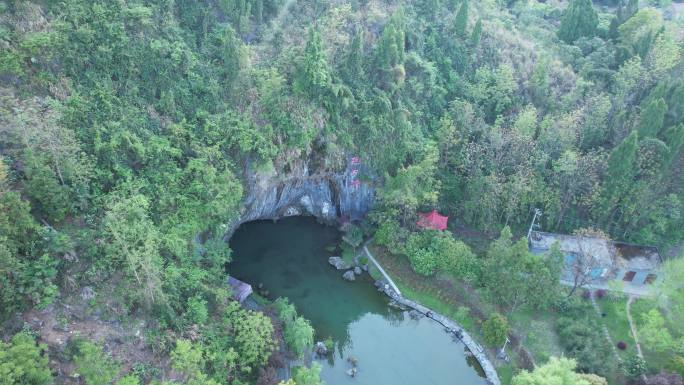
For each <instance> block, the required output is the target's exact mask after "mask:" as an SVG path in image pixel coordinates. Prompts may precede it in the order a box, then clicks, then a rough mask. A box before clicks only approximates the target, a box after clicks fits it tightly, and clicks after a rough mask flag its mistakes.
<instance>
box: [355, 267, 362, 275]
mask: <svg viewBox="0 0 684 385" xmlns="http://www.w3.org/2000/svg"><path fill="white" fill-rule="evenodd" d="M362 272H363V271H362V270H361V268H360V267H358V266H356V267H355V268H354V274H356V275H361V273H362Z"/></svg>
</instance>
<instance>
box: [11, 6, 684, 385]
mask: <svg viewBox="0 0 684 385" xmlns="http://www.w3.org/2000/svg"><path fill="white" fill-rule="evenodd" d="M681 9H682V6H681V4H677V3H671V2H669V1H655V0H650V1H641V2H639V1H635V0H629V1H626V0H625V1H623V0H604V1H595V2H593V4H592V2H591V1H590V0H571V1H559V0H550V1H535V0H507V1H503V0H482V1H468V0H415V1H404V0H386V1H385V0H351V1H349V2H336V1H325V0H300V1H295V0H61V1H52V0H44V1H39V0H36V1H28V0H5V1H0V289H1V290H0V322H3V323H4V325H6V326H5V327H3V334H4V337H5V341H6V342H3V343H0V378H2V379H0V383H2V384H3V385H4V384H25V385H26V384H36V385H37V384H51V383H53V382H55V383H86V384H88V385H98V384H103V385H104V384H110V383H116V384H119V385H134V384H138V383H148V382H149V381H162V380H164V381H174V383H184V384H193V385H195V384H204V385H215V384H216V385H218V384H250V383H259V384H276V383H277V378H276V377H275V374H274V373H275V369H274V368H275V367H278V366H282V365H281V364H282V362H279V361H282V357H279V355H280V354H281V353H282V350H280V349H278V346H279V343H280V342H282V340H283V338H282V333H283V330H282V328H283V323H282V322H281V321H279V318H278V315H280V316H281V318H282V314H280V312H281V311H282V309H280V310H277V309H274V308H272V307H269V309H270V310H268V311H266V312H263V313H262V312H253V311H249V310H245V309H242V308H240V307H239V306H237V304H236V303H235V302H233V301H232V300H230V292H229V290H228V288H226V287H225V284H224V282H225V279H226V264H227V263H228V262H229V261H230V249H229V248H228V246H227V244H226V243H225V242H224V240H223V235H224V233H225V231H226V225H227V224H229V223H231V222H232V221H234V220H236V219H237V218H238V217H239V216H240V213H241V211H240V210H241V208H242V204H243V198H244V197H245V195H246V193H247V191H246V189H247V187H246V183H245V180H246V177H248V176H249V174H250V173H253V172H254V170H271V171H273V172H274V173H277V174H279V175H282V176H286V175H287V174H288V172H289V170H291V167H292V165H293V164H294V163H296V162H305V163H308V164H310V165H311V168H312V169H313V170H312V171H326V172H339V171H341V170H344V168H345V167H346V160H347V157H348V156H349V155H352V154H354V155H358V156H360V157H361V158H362V159H363V161H364V164H366V165H367V166H368V167H367V168H368V170H369V171H368V175H362V178H361V179H362V180H363V181H364V183H366V182H367V181H369V180H372V182H369V183H373V184H374V185H375V187H376V188H377V194H378V199H377V205H376V208H375V209H374V210H373V212H372V213H371V214H370V215H369V218H368V219H367V220H366V221H364V223H363V226H362V227H363V229H364V231H365V232H366V234H367V235H371V234H375V236H376V239H378V240H379V242H378V243H380V244H386V245H388V246H389V248H390V249H392V247H394V250H391V251H392V252H394V253H396V254H406V255H408V257H409V259H410V261H411V265H412V267H413V268H414V269H415V270H416V272H418V273H419V274H423V275H434V274H435V273H436V272H447V273H448V274H451V275H452V276H454V277H458V278H459V279H462V280H465V281H468V282H474V285H476V286H480V287H483V288H485V289H486V290H488V292H487V293H489V294H488V295H489V296H490V297H488V298H495V299H496V301H494V300H492V303H493V305H492V306H498V307H499V309H501V310H502V311H505V310H506V309H510V308H515V307H517V306H519V305H520V304H522V303H525V304H529V305H530V306H534V307H537V308H541V309H544V308H546V307H551V306H557V305H558V296H557V294H558V291H559V290H560V289H559V288H558V287H557V286H558V285H557V282H556V279H555V275H554V274H557V270H556V269H557V268H558V266H559V265H558V264H559V263H560V262H558V261H556V262H554V261H555V260H553V259H545V260H542V259H540V258H537V259H526V260H525V263H524V264H522V263H520V264H518V265H515V266H514V267H515V268H516V269H522V270H523V271H530V275H529V276H528V277H527V278H526V279H525V280H526V281H527V283H526V285H528V286H524V285H523V284H522V283H520V285H518V286H515V290H511V289H510V287H508V286H500V287H497V285H498V284H497V282H500V281H499V279H504V278H505V277H506V276H507V275H508V274H510V268H511V266H512V265H507V264H506V263H507V262H506V261H513V260H514V259H515V258H516V256H527V255H529V253H527V251H526V246H525V245H523V244H522V243H520V242H517V243H516V242H515V239H513V238H514V237H513V234H522V233H523V232H524V231H525V229H526V226H528V225H529V222H530V219H531V215H532V211H533V209H535V208H539V209H541V210H543V213H544V215H543V216H542V218H541V226H542V228H543V229H545V230H549V231H557V232H567V233H570V232H572V231H574V230H576V229H578V228H590V227H591V228H596V229H600V230H601V231H602V232H604V233H605V234H607V235H608V236H610V237H611V238H613V239H616V240H621V241H628V242H633V243H639V244H648V245H655V246H658V247H660V249H661V250H663V251H664V250H668V249H669V248H670V247H672V246H676V245H678V244H680V243H681V242H682V240H683V238H684V237H683V232H682V229H683V228H684V172H683V171H682V170H684V150H683V148H684V147H683V145H684V64H683V62H682V47H683V45H682V36H683V33H682V30H683V29H682V28H683V26H684V16H682V13H681ZM678 12H680V13H678ZM432 208H438V209H440V211H441V212H443V213H446V214H448V215H450V217H451V223H452V224H453V225H457V226H459V227H463V228H468V229H471V230H472V231H477V232H478V233H484V234H488V235H494V236H497V235H498V234H499V232H500V231H501V229H504V230H503V231H502V232H501V237H500V238H499V240H498V241H496V242H494V243H492V245H491V246H490V247H489V251H487V252H486V253H485V254H487V256H484V259H483V258H480V257H482V256H477V255H475V253H473V252H471V251H470V249H469V248H468V247H467V246H465V244H463V243H461V242H459V241H455V240H454V239H453V238H452V237H451V235H450V234H449V233H448V232H445V233H442V234H438V235H435V234H433V233H432V232H417V231H416V230H417V229H416V228H415V222H416V219H417V217H416V212H417V211H419V210H428V209H432ZM511 229H512V230H511ZM376 231H377V232H376ZM523 249H524V250H523ZM445 250H446V251H445ZM430 253H433V254H434V253H437V254H440V255H441V256H444V255H446V256H448V258H451V259H448V258H447V259H444V260H439V261H438V260H436V259H435V258H433V257H432V256H431V254H430ZM497 253H500V254H501V255H503V254H506V255H508V256H509V257H510V258H509V259H508V260H506V259H505V258H503V257H502V258H501V259H499V260H498V259H496V258H494V256H498V255H499V254H497ZM521 258H522V257H521ZM530 258H531V257H530ZM511 263H512V262H511ZM554 263H555V264H554ZM525 269H527V270H525ZM483 272H486V273H483ZM489 273H491V274H489ZM530 277H532V278H533V279H531V278H530ZM673 282H674V281H673ZM513 283H515V282H513ZM545 288H548V289H549V290H550V291H547V290H545ZM521 293H526V294H521ZM531 293H536V295H531ZM541 293H543V294H545V295H539V294H541ZM524 295H527V296H528V298H523V297H524ZM667 295H668V297H667V298H669V299H670V301H666V302H667V304H666V305H663V306H670V305H671V304H672V303H673V301H672V299H673V298H679V297H680V296H681V295H682V288H681V285H680V286H677V284H671V285H670V286H668V288H667ZM484 297H487V295H485V296H484ZM497 301H498V302H497ZM521 301H522V302H521ZM675 302H676V303H679V302H681V301H678V302H677V301H675ZM65 304H69V306H71V309H77V310H74V312H75V313H74V314H77V315H76V318H79V317H81V318H84V317H85V318H87V317H86V316H83V315H82V314H81V315H78V314H80V313H86V315H88V316H89V315H91V314H98V317H99V318H100V319H102V320H105V319H106V320H109V319H115V320H118V322H120V324H117V325H118V326H116V327H114V329H117V328H118V327H119V326H121V327H122V328H123V329H125V330H126V331H125V332H123V333H124V334H125V335H126V336H128V337H126V338H129V337H130V339H131V340H133V339H136V338H139V339H140V341H143V342H140V344H139V346H138V345H136V346H138V348H137V349H138V350H136V351H139V352H140V355H138V356H136V355H135V354H127V353H126V352H129V353H130V351H128V350H122V351H115V352H114V355H113V356H112V355H110V354H109V353H110V352H108V351H107V352H105V351H103V348H102V346H101V344H100V342H101V341H94V340H93V341H91V340H89V339H88V338H73V339H72V340H70V341H69V342H68V343H64V344H63V345H61V346H55V345H54V344H52V343H51V341H39V342H41V343H42V342H46V343H50V344H49V346H46V345H42V344H41V345H36V344H35V342H34V341H35V340H36V338H35V337H36V335H35V334H36V333H33V332H31V330H30V329H31V327H30V326H31V325H29V324H30V322H29V324H25V322H24V321H27V319H29V318H31V317H29V316H27V314H29V313H28V312H33V313H30V314H37V313H36V312H40V311H42V310H45V309H47V311H48V313H49V312H50V310H51V309H55V308H59V309H63V308H64V305H65ZM58 305H59V306H58ZM568 306H570V305H568ZM573 306H574V305H573ZM681 308H682V307H681V306H679V307H678V309H679V311H681V310H682V309H681ZM288 309H289V308H288ZM663 309H664V308H663ZM672 309H673V308H672ZM288 311H290V312H293V311H294V309H289V310H288ZM655 311H656V312H658V310H655ZM41 314H44V313H41ZM60 314H61V313H60ZM74 314H70V315H55V317H57V318H55V319H58V320H59V319H62V318H64V317H66V318H69V317H72V316H74ZM288 314H289V313H288ZM294 314H295V316H296V312H295V313H294ZM658 314H660V313H658ZM663 314H665V316H666V317H671V316H672V317H674V316H675V315H677V314H680V313H676V312H675V313H673V312H671V311H665V312H663ZM60 317H62V318H60ZM654 317H655V316H654ZM85 318H84V319H85ZM293 319H297V322H296V323H294V322H291V323H292V324H297V325H299V327H300V329H301V330H295V331H292V330H287V329H286V330H285V334H286V340H288V339H289V340H290V341H287V344H288V345H289V346H291V347H292V346H296V347H297V348H296V349H295V350H297V351H299V350H301V349H302V346H303V345H309V344H310V343H309V341H310V340H311V338H312V337H311V334H312V333H313V331H312V330H310V329H311V327H310V326H309V325H308V323H307V322H306V321H305V320H303V319H301V321H299V318H293ZM140 320H142V322H143V325H145V326H144V327H142V329H143V330H142V333H143V334H144V338H143V337H140V333H138V334H135V332H134V330H135V328H136V326H132V325H137V323H138V322H139V321H140ZM668 322H670V318H668ZM286 324H288V323H287V322H286ZM673 324H674V323H673ZM288 325H289V324H288ZM668 325H669V324H668ZM288 327H289V326H288ZM22 328H23V329H24V330H23V331H21V329H22ZM107 330H108V329H107ZM117 330H118V329H117ZM681 332H682V331H681V330H675V331H673V333H674V335H673V339H675V340H676V339H677V337H678V336H681V334H678V333H681ZM499 334H500V333H499ZM44 337H45V336H40V337H39V338H38V340H40V339H41V338H44ZM295 337H296V338H295ZM568 338H572V336H568ZM279 341H280V342H279ZM683 341H684V340H683ZM52 342H54V341H52ZM671 342H673V344H674V341H671ZM682 346H684V345H682ZM681 349H682V347H681V346H678V347H676V348H675V347H674V345H670V347H669V348H668V349H667V350H666V352H667V353H666V354H673V356H674V352H675V351H676V352H677V354H684V351H682V350H681ZM48 350H49V356H50V359H53V361H54V362H48V360H47V358H46V357H47V356H46V355H44V351H48ZM105 350H106V349H105ZM571 356H572V355H571ZM136 357H138V358H136ZM678 357H679V361H678V363H677V362H675V364H672V365H674V366H670V367H669V368H671V370H675V371H676V370H679V371H680V373H682V374H684V368H683V367H684V365H683V364H682V360H683V359H682V357H681V355H680V356H678ZM599 359H600V357H599ZM675 361H676V359H675ZM27 362H31V363H35V365H34V364H31V365H30V366H26V364H27ZM540 364H542V363H540ZM668 365H669V364H668ZM677 365H678V366H677ZM48 366H50V368H51V369H48ZM663 366H664V364H663ZM556 367H558V368H561V367H562V370H565V371H572V370H574V369H575V368H576V362H572V361H569V360H565V359H561V360H555V359H554V360H551V361H549V363H548V364H546V366H543V367H541V369H543V370H546V371H553V370H555V369H554V368H556ZM58 368H59V369H58ZM558 368H556V369H558ZM672 368H674V369H672ZM318 369H319V368H316V367H315V366H314V367H313V368H311V369H306V368H302V369H300V370H299V371H298V372H297V373H295V376H294V379H293V380H290V381H291V382H289V383H288V384H292V383H293V382H295V381H296V383H297V384H299V385H305V384H315V383H317V382H316V381H318V380H316V378H317V377H318V374H317V373H318V372H317V370H318ZM655 369H659V368H655ZM558 370H561V369H558ZM578 370H581V371H583V372H588V373H592V372H599V374H602V375H605V374H606V373H605V372H602V370H603V368H598V367H597V366H595V365H592V364H591V363H589V362H583V361H582V360H580V362H579V367H578ZM611 370H612V369H611ZM74 373H79V376H74ZM89 373H90V374H89ZM93 373H95V374H93ZM639 374H640V373H639ZM534 375H535V374H534V373H526V374H523V375H521V376H520V377H518V379H517V380H516V381H517V382H514V383H515V384H517V385H523V384H528V383H529V384H538V383H540V382H534ZM539 375H544V374H539ZM577 376H578V377H577V378H578V379H577V381H580V382H581V383H582V384H584V382H587V384H589V383H590V382H589V381H597V380H596V379H593V380H592V378H593V377H592V376H586V375H581V376H580V375H577ZM594 377H595V376H594ZM636 377H638V376H636ZM573 378H574V377H573ZM3 381H4V382H3ZM580 382H573V383H580ZM167 383H168V382H167ZM591 383H594V382H591ZM596 383H599V382H596Z"/></svg>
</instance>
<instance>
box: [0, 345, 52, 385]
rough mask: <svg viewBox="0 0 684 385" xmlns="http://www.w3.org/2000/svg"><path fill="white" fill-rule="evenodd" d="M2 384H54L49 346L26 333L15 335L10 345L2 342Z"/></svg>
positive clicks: (0, 367)
mask: <svg viewBox="0 0 684 385" xmlns="http://www.w3.org/2000/svg"><path fill="white" fill-rule="evenodd" d="M0 384H2V385H20V384H21V385H49V384H52V373H50V369H49V368H48V355H47V346H46V345H44V344H37V343H36V341H35V339H34V337H33V336H31V335H30V334H28V333H26V332H20V333H17V334H15V335H14V336H13V337H12V340H11V341H10V342H9V343H4V342H2V341H0Z"/></svg>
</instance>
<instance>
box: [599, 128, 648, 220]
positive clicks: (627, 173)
mask: <svg viewBox="0 0 684 385" xmlns="http://www.w3.org/2000/svg"><path fill="white" fill-rule="evenodd" d="M638 147H639V134H638V132H637V131H632V132H631V133H630V134H629V136H627V137H626V138H625V139H624V140H623V141H622V143H620V144H619V145H618V146H617V147H615V148H614V149H613V151H612V152H611V153H610V157H609V158H608V171H607V175H606V179H605V184H604V186H603V192H602V205H601V206H602V207H601V209H600V210H601V211H600V212H601V214H602V216H603V218H604V220H605V221H607V222H610V219H611V218H612V216H613V214H614V211H615V207H616V206H618V205H619V204H620V201H621V200H622V198H624V197H625V196H626V195H627V194H628V191H629V188H630V185H631V184H632V182H633V180H634V174H635V170H636V169H637V167H636V154H637V148H638Z"/></svg>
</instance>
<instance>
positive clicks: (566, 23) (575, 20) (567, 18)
mask: <svg viewBox="0 0 684 385" xmlns="http://www.w3.org/2000/svg"><path fill="white" fill-rule="evenodd" d="M597 26H598V14H597V13H596V10H595V9H594V6H593V5H592V3H591V0H572V1H571V2H570V5H568V8H566V9H565V11H564V12H563V16H562V17H561V24H560V27H558V38H560V39H561V40H563V41H564V42H566V43H568V44H571V43H574V42H575V40H577V39H579V38H580V37H592V36H594V35H596V27H597Z"/></svg>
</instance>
